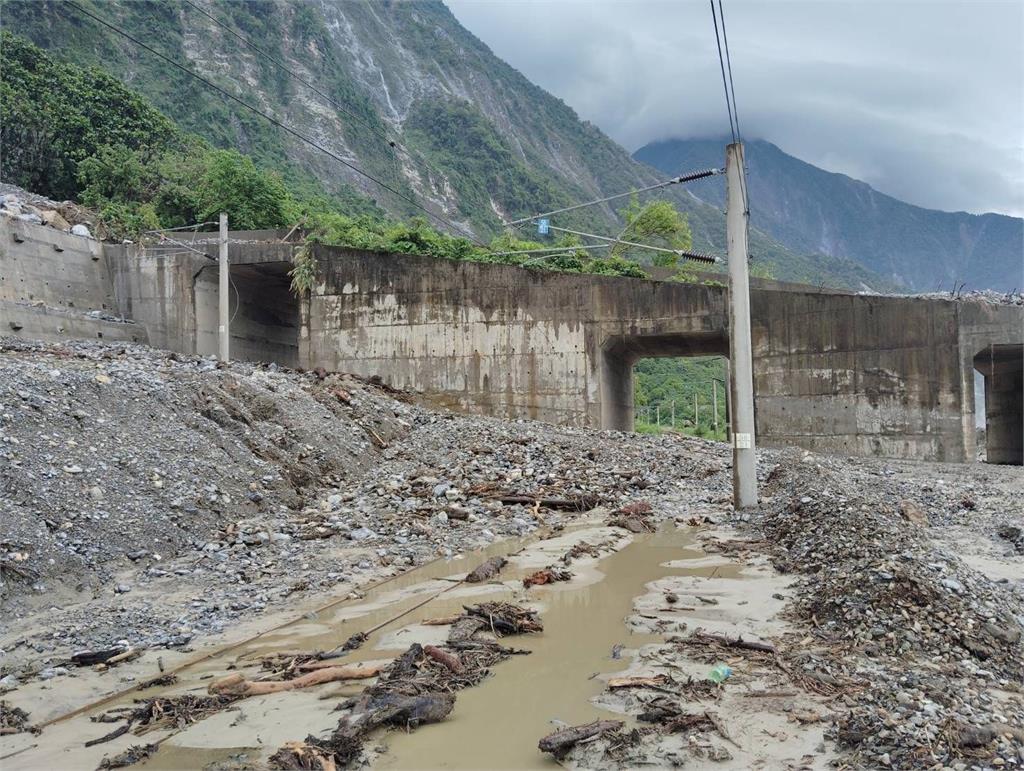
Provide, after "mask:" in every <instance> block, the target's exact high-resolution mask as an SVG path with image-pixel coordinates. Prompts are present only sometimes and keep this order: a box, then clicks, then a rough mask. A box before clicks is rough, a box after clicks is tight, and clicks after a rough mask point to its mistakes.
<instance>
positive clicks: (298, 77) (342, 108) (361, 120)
mask: <svg viewBox="0 0 1024 771" xmlns="http://www.w3.org/2000/svg"><path fill="white" fill-rule="evenodd" d="M184 2H185V4H186V5H188V6H190V7H191V8H193V9H195V10H196V11H198V12H199V13H201V14H202V15H203V16H205V17H206V18H207V19H209V20H210V21H212V22H213V23H214V24H216V25H217V26H218V27H220V28H221V29H223V30H224V31H225V32H227V33H228V34H229V35H231V36H232V37H234V38H236V39H238V40H240V41H242V43H244V44H245V45H246V46H248V47H249V48H251V49H252V50H253V51H256V52H257V53H258V54H260V55H261V56H263V57H264V58H266V59H268V60H270V61H271V62H272V63H273V64H274V65H276V66H277V67H279V68H281V69H282V70H284V71H285V72H287V73H288V74H289V75H291V76H292V77H293V78H295V79H296V80H297V81H299V82H300V83H302V84H303V85H304V86H306V87H307V88H309V89H310V90H312V91H314V92H315V93H317V94H319V95H320V96H321V97H323V98H324V99H326V100H327V101H328V102H329V103H330V104H331V105H332V106H333V107H334V108H335V109H336V110H338V111H339V112H343V113H344V114H345V115H347V116H349V117H350V118H352V119H353V120H355V121H358V122H359V123H362V124H363V125H364V126H365V127H366V128H367V129H369V130H370V131H372V132H373V133H375V134H377V136H379V137H381V138H382V139H384V141H385V142H387V143H388V144H389V145H390V146H391V147H397V146H398V143H397V142H396V141H395V140H393V139H392V138H391V137H390V136H388V134H387V132H385V131H382V130H381V129H380V128H379V127H377V126H374V125H373V124H372V123H370V121H368V120H366V118H364V117H363V116H361V115H358V114H356V113H354V112H352V110H350V109H348V108H347V107H345V106H344V105H343V104H340V103H339V102H337V101H336V100H335V99H333V98H332V97H331V96H329V95H328V94H325V93H324V92H323V91H321V90H320V89H319V88H317V87H316V86H314V85H313V84H312V83H310V82H309V81H308V80H306V79H305V78H303V77H302V76H301V75H299V74H298V73H297V72H295V70H292V69H290V68H289V67H288V66H287V65H286V64H285V63H284V62H282V61H280V60H279V59H277V58H276V57H275V56H274V55H273V54H271V53H269V52H268V51H264V50H263V49H262V48H260V47H259V46H258V45H256V44H255V43H253V42H252V41H251V40H249V39H248V38H247V37H246V36H245V35H243V34H241V33H240V32H237V31H236V30H234V29H232V28H231V27H230V26H228V25H227V24H225V23H224V22H222V21H220V20H219V19H217V18H216V17H215V16H213V14H210V13H208V12H207V11H205V10H204V9H202V8H200V7H199V6H198V5H196V4H195V3H193V2H192V0H184Z"/></svg>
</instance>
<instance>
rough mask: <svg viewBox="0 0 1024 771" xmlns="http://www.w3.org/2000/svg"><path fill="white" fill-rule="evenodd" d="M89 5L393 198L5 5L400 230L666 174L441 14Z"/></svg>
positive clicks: (696, 218)
mask: <svg viewBox="0 0 1024 771" xmlns="http://www.w3.org/2000/svg"><path fill="white" fill-rule="evenodd" d="M79 2H80V4H81V5H82V6H83V7H85V8H86V9H88V10H89V11H90V12H92V13H95V14H96V15H97V16H100V17H102V18H103V19H104V20H106V21H108V22H109V23H111V24H113V25H115V26H117V27H118V28H120V29H123V30H125V31H127V32H128V33H130V34H132V35H134V36H137V37H138V38H139V39H141V40H143V41H144V42H145V43H146V44H147V45H149V46H152V47H153V48H154V49H156V50H158V51H160V52H161V53H163V54H165V55H166V56H168V57H170V58H171V59H173V60H174V61H176V62H180V63H182V64H184V65H186V66H187V67H189V68H191V69H193V70H194V71H196V72H198V73H200V74H201V75H203V76H204V77H206V78H208V79H210V80H211V81H213V82H215V83H216V84H217V85H219V86H221V87H222V88H224V89H225V90H227V91H229V92H230V93H232V94H235V95H237V96H239V97H240V98H242V99H244V100H245V101H247V102H249V103H251V104H252V105H253V106H255V107H258V108H259V109H261V110H263V111H265V112H267V113H269V114H271V115H272V116H273V117H274V118H276V119H278V120H280V121H283V122H285V123H287V124H288V125H290V126H292V127H295V128H296V129H297V130H299V131H300V132H301V133H303V134H304V135H306V136H308V137H310V138H311V139H313V140H315V141H316V142H318V143H320V144H322V145H324V146H326V147H328V148H329V149H330V150H332V151H333V152H334V153H336V154H337V155H339V156H341V157H342V158H344V159H346V160H347V161H349V162H350V163H351V164H352V165H354V166H357V167H358V168H360V169H362V170H364V171H366V172H367V173H368V174H370V175H372V176H374V177H376V178H377V179H379V180H381V181H382V182H384V183H386V184H387V185H389V186H390V187H392V188H394V189H395V190H397V191H398V192H399V193H400V195H398V196H396V195H393V194H391V193H388V192H386V191H384V190H382V189H381V188H380V187H379V186H377V185H376V184H374V183H373V182H371V181H369V180H367V179H366V178H364V177H362V176H360V175H358V174H357V173H356V172H354V171H352V169H350V168H348V167H346V166H344V165H342V164H340V163H338V162H337V161H335V160H333V159H332V158H330V157H329V156H327V155H325V154H324V153H322V152H320V151H318V150H316V149H314V148H312V147H310V146H309V145H308V144H306V143H304V142H302V141H301V140H299V139H297V138H295V137H293V136H291V135H289V134H288V133H286V132H284V131H282V130H281V129H279V128H276V127H275V126H273V125H272V124H271V123H269V122H267V121H265V120H264V119H263V118H260V117H258V116H256V115H254V114H253V113H252V112H250V111H248V110H247V109H245V108H244V107H242V106H240V105H238V104H235V103H233V102H231V101H230V100H228V99H225V98H224V97H223V96H222V95H219V94H217V93H216V92H215V91H213V90H211V89H209V88H208V87H205V86H203V85H201V84H199V83H198V82H196V81H195V80H194V79H192V78H190V77H189V76H188V75H186V74H185V73H183V72H181V71H180V70H177V69H175V68H174V67H172V66H171V65H169V64H167V63H166V62H162V61H161V60H160V59H159V58H157V57H155V56H153V55H152V54H150V53H147V52H146V51H144V50H140V49H139V48H137V47H136V46H134V45H133V44H132V43H130V42H128V41H126V40H124V39H123V38H121V37H120V36H118V35H117V34H116V33H114V32H112V31H111V30H109V29H107V28H105V27H103V26H102V25H100V24H98V23H97V22H95V21H93V20H91V19H89V18H88V17H86V16H84V15H82V14H81V13H80V12H79V11H77V10H76V9H75V8H74V6H71V5H69V4H65V3H61V2H56V1H54V0H38V1H37V0H5V1H4V2H3V3H2V5H0V21H2V23H3V26H4V28H5V29H7V30H8V31H11V32H13V33H15V34H18V35H22V36H25V37H27V38H28V39H30V40H32V41H33V42H35V43H36V44H37V45H40V46H42V47H43V48H45V49H48V50H50V51H51V52H52V53H53V54H54V55H56V56H59V57H62V58H64V59H66V60H68V61H72V62H75V63H80V64H92V65H97V66H100V67H102V68H103V69H105V70H106V71H108V72H110V73H112V74H113V75H115V76H117V77H118V78H120V79H121V80H122V81H124V82H125V83H126V84H127V85H128V86H129V87H131V88H132V89H134V90H136V91H137V92H139V93H140V94H141V95H143V96H144V97H146V98H147V99H148V100H150V101H152V102H153V104H154V105H155V106H156V107H157V108H158V109H160V110H161V111H162V112H163V113H164V114H166V115H167V116H169V117H170V118H171V119H172V120H173V121H175V122H176V123H177V125H178V126H180V127H181V128H182V129H184V130H186V131H189V132H195V133H197V134H199V135H200V136H202V137H204V138H205V139H207V140H208V141H209V142H211V143H212V144H213V145H214V146H217V147H231V148H235V149H238V150H239V151H241V152H243V153H245V154H247V155H249V156H251V157H253V158H254V159H255V160H256V162H257V163H258V164H260V165H261V166H264V167H269V168H275V169H278V170H280V171H281V173H282V175H283V176H284V178H285V181H286V183H288V184H289V185H290V186H291V187H293V188H294V187H301V186H303V185H306V184H308V182H309V180H315V181H316V182H317V184H316V185H315V187H320V186H322V187H324V188H326V189H327V190H328V191H330V192H333V193H337V194H340V195H342V196H344V197H347V198H349V199H352V200H354V198H353V195H352V194H353V192H358V193H360V194H362V195H363V196H366V197H368V198H370V199H373V200H374V201H375V202H376V203H377V204H378V205H379V206H380V207H381V208H383V209H384V210H385V211H388V212H390V213H391V214H393V215H396V216H401V217H407V216H410V215H412V214H415V213H416V210H415V208H414V207H411V206H410V205H409V204H408V203H407V202H405V201H404V200H402V196H407V197H410V198H413V199H415V200H417V201H418V202H420V203H422V204H424V205H426V206H427V207H428V208H430V209H431V210H432V211H433V212H435V213H437V214H439V215H441V216H444V217H445V218H447V219H449V220H451V221H453V222H454V223H455V225H456V227H457V228H458V229H460V230H462V231H463V232H466V233H470V232H472V233H475V234H476V235H478V236H483V237H489V236H492V235H494V234H495V233H497V232H499V231H500V230H501V228H502V222H503V220H506V219H509V218H514V217H523V216H526V215H529V214H531V213H535V212H537V211H540V210H544V209H548V208H556V207H560V206H565V205H569V204H572V203H576V202H580V201H584V200H588V199H592V198H598V197H602V196H605V195H608V194H612V193H618V192H622V191H624V190H629V189H630V188H634V187H642V186H646V185H649V184H651V183H653V182H656V181H658V180H659V179H661V177H662V175H661V174H660V172H658V171H656V170H654V169H652V168H650V167H648V166H645V165H644V164H642V163H638V162H636V161H634V160H633V159H632V158H630V156H629V154H628V153H627V152H626V151H625V150H624V149H623V148H621V147H620V146H619V145H617V144H615V143H614V142H613V141H612V140H611V139H609V138H608V137H607V136H605V135H604V134H603V133H602V132H601V131H600V130H599V129H597V128H596V127H595V126H593V125H591V124H589V123H587V122H585V121H581V120H580V119H579V117H578V116H577V115H576V114H575V112H574V111H573V110H572V109H571V108H569V107H568V106H567V105H566V104H565V103H563V102H562V101H561V100H559V99H557V98H555V97H553V96H552V95H551V94H548V93H547V92H546V91H544V90H543V89H541V88H539V87H537V86H535V85H534V84H532V83H531V82H530V81H528V80H527V79H526V78H525V77H523V76H522V75H521V74H520V73H519V72H517V71H516V70H515V69H513V68H512V67H510V66H509V65H508V64H506V63H505V62H503V61H502V60H500V59H498V58H497V57H496V56H494V55H493V54H492V53H491V51H490V50H489V49H488V48H487V47H486V46H485V45H484V44H483V43H482V42H481V41H479V40H478V39H476V38H475V37H474V36H473V35H472V34H470V33H469V32H468V31H467V30H465V29H464V28H463V27H462V26H461V25H460V24H459V23H458V21H457V20H456V19H455V18H454V16H453V15H452V14H451V13H450V12H449V11H448V9H447V8H446V7H445V6H444V4H443V3H441V2H430V1H425V2H416V3H404V2H367V1H366V0H348V1H345V2H342V1H340V0H319V2H303V3H295V2H285V1H284V0H260V1H259V2H214V1H213V0H168V2H160V3H139V2H125V1H123V0H109V1H105V2H95V0H79ZM232 33H237V34H239V35H242V36H244V37H245V38H247V39H248V40H249V41H251V42H252V43H254V44H255V45H257V46H258V47H259V48H260V49H261V51H256V50H253V49H252V48H248V47H246V45H245V44H244V43H243V42H241V41H240V40H239V39H238V38H237V37H236V36H234V35H233V34H232ZM271 57H272V58H273V59H276V60H278V61H279V62H281V63H282V64H283V65H284V66H285V67H287V68H288V69H290V70H292V71H293V72H295V73H296V74H297V75H298V76H299V77H301V78H302V79H304V80H306V81H308V82H310V83H312V84H314V85H315V86H316V89H317V90H319V91H320V92H322V94H323V95H321V94H319V93H317V91H316V90H313V89H310V88H309V87H307V86H306V85H303V84H302V83H301V82H300V81H299V80H297V79H296V78H295V77H293V76H292V75H289V74H288V73H287V72H285V71H284V70H282V69H281V67H280V66H278V65H277V64H275V63H274V61H272V58H271ZM324 95H326V96H324ZM721 150H722V148H721V147H719V155H721V154H722V153H721ZM721 162H722V161H721V159H720V158H717V159H714V160H713V161H711V162H709V163H707V164H705V165H712V166H718V165H721ZM708 184H709V181H702V182H698V183H695V184H694V185H693V186H692V187H693V193H696V194H697V195H700V192H701V188H702V187H703V186H706V185H708ZM666 197H669V198H671V200H673V201H674V202H675V203H676V204H677V206H678V207H679V208H680V209H681V210H683V211H684V212H686V213H687V214H688V216H689V218H690V224H691V227H692V229H693V235H694V245H695V247H697V248H701V249H713V250H716V251H718V252H720V253H724V250H725V226H724V217H723V215H722V213H721V212H720V211H719V210H718V209H717V208H716V207H715V206H712V205H709V204H708V203H706V202H705V201H703V200H701V199H700V198H697V197H694V195H693V194H692V193H691V192H690V191H688V190H679V189H670V190H669V192H667V193H666ZM707 197H708V198H709V199H711V198H712V196H711V195H710V194H708V196H707ZM616 208H617V207H615V206H607V205H606V206H603V207H594V208H590V209H586V210H583V211H582V212H579V213H574V214H570V215H566V216H565V217H564V218H561V220H560V221H561V222H562V223H563V224H567V225H569V226H573V225H576V226H586V227H592V228H599V229H600V230H599V232H602V233H607V232H611V231H613V230H614V231H617V230H618V229H619V227H620V224H619V215H618V212H617V211H616ZM751 251H752V253H753V255H754V258H755V260H760V261H762V262H765V263H768V264H769V270H770V272H771V273H773V274H774V275H775V276H776V277H777V278H781V279H790V280H803V281H813V282H820V281H825V282H827V283H830V284H833V285H842V286H851V287H855V288H861V287H864V286H870V287H873V288H878V289H884V288H886V286H887V282H886V281H884V280H880V279H879V277H878V276H876V275H875V274H873V273H872V272H871V271H870V270H867V269H864V268H862V267H861V266H859V265H857V264H856V263H854V262H853V261H849V260H844V259H842V258H836V259H822V258H821V257H820V256H817V255H813V254H811V253H812V252H813V251H815V250H813V249H799V250H793V249H788V248H786V247H785V246H783V245H782V244H781V243H780V242H779V241H777V240H775V239H772V238H769V237H767V236H765V235H763V234H762V233H760V232H758V231H756V230H755V231H753V232H752V234H751Z"/></svg>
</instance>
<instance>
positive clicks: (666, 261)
mask: <svg viewBox="0 0 1024 771" xmlns="http://www.w3.org/2000/svg"><path fill="white" fill-rule="evenodd" d="M620 214H621V215H622V218H623V219H624V220H625V222H626V226H625V227H624V228H623V229H622V232H621V233H620V234H619V238H620V239H622V240H623V241H636V242H640V243H648V244H651V245H653V246H661V247H663V248H666V249H681V250H684V251H685V250H687V249H690V248H691V246H692V245H693V235H692V234H691V233H690V225H689V223H688V222H687V219H686V215H685V214H681V213H680V212H679V211H678V210H677V209H676V207H675V206H674V205H673V204H672V203H671V202H670V201H661V200H656V201H648V202H647V203H646V204H644V205H643V206H641V205H640V200H639V198H637V196H636V195H633V196H631V197H630V200H629V205H628V206H627V207H626V208H625V209H623V210H622V211H621V212H620ZM651 254H654V257H653V258H651V257H650V256H649V255H651ZM612 256H614V257H631V258H633V259H635V260H640V259H641V258H647V259H651V261H652V262H653V263H654V264H655V265H659V266H668V267H671V266H673V265H675V264H676V263H677V262H678V260H679V258H678V257H677V256H676V255H673V254H666V253H665V252H653V253H652V252H649V251H645V250H643V249H637V248H636V247H633V246H627V245H626V244H622V243H618V244H615V245H614V246H613V247H612Z"/></svg>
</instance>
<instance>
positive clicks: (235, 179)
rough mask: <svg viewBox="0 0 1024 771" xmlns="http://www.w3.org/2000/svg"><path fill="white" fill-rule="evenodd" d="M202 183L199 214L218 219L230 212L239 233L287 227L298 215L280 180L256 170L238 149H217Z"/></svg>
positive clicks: (273, 175)
mask: <svg viewBox="0 0 1024 771" xmlns="http://www.w3.org/2000/svg"><path fill="white" fill-rule="evenodd" d="M211 155H212V157H211V158H210V161H209V164H208V165H207V167H206V169H205V171H204V173H203V176H202V179H201V180H200V183H199V212H198V216H199V217H200V218H201V219H203V220H215V219H217V216H218V215H219V214H220V212H227V215H228V222H229V223H230V224H231V227H232V228H233V229H236V230H257V229H260V228H278V227H286V226H288V225H289V224H290V223H291V222H292V221H293V215H296V214H297V213H298V210H297V207H296V206H295V203H294V201H293V200H292V197H291V196H290V195H289V193H288V190H287V188H286V187H285V186H284V183H283V182H282V181H281V179H280V177H278V176H277V175H276V174H274V173H271V172H266V171H262V170H260V169H257V168H256V164H254V163H253V162H252V158H248V157H246V156H244V155H241V154H240V153H237V152H235V151H234V150H215V151H213V153H212V154H211Z"/></svg>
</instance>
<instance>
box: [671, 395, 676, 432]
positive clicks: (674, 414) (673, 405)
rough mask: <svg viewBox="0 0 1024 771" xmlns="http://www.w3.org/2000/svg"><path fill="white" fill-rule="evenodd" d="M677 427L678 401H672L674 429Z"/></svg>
mask: <svg viewBox="0 0 1024 771" xmlns="http://www.w3.org/2000/svg"><path fill="white" fill-rule="evenodd" d="M675 427H676V400H675V399H673V400H672V428H675Z"/></svg>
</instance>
